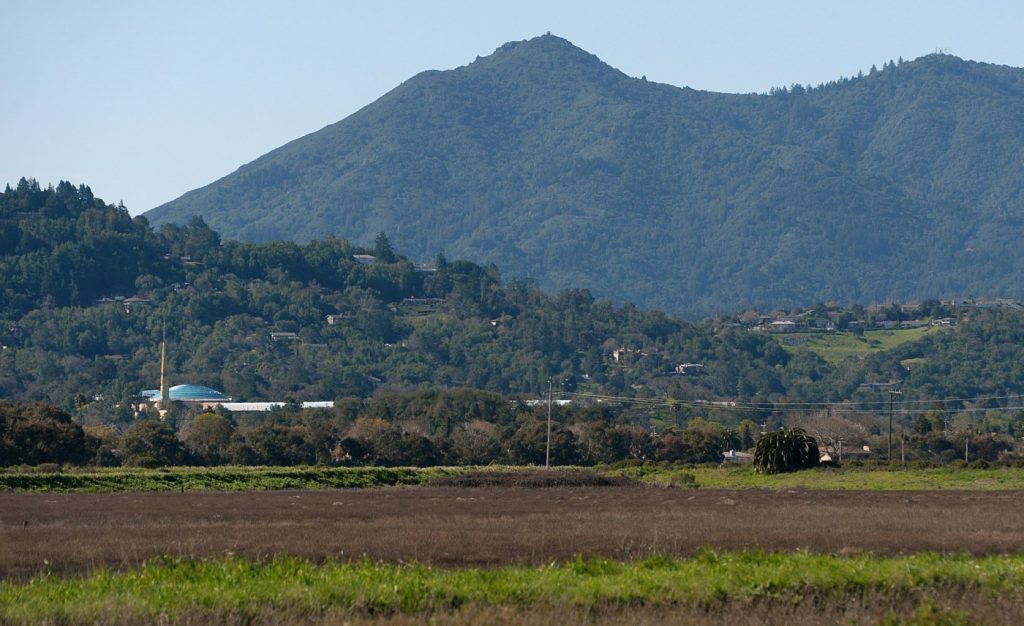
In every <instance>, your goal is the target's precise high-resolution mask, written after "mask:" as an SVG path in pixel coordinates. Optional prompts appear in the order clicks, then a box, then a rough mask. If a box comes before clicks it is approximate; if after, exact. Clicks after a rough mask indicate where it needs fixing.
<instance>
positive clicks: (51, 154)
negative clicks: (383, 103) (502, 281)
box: [0, 0, 1024, 213]
mask: <svg viewBox="0 0 1024 626" xmlns="http://www.w3.org/2000/svg"><path fill="white" fill-rule="evenodd" d="M0 24H3V29H2V32H3V34H2V35H0V67H2V82H0V185H2V184H3V183H5V182H6V183H11V184H12V185H13V184H14V183H15V182H16V181H17V180H18V178H20V177H21V176H27V177H34V178H36V179H38V180H39V181H40V182H41V183H43V184H46V183H49V182H53V183H56V182H58V181H59V180H61V179H66V180H71V181H72V182H74V183H76V184H77V183H86V184H89V185H90V186H91V187H92V188H93V191H94V192H95V193H96V194H97V195H98V196H100V197H102V198H103V199H104V200H106V201H108V202H117V201H118V200H123V201H124V203H125V204H126V205H127V206H128V208H129V209H130V210H131V211H132V213H141V212H142V211H146V210H148V209H151V208H153V207H155V206H157V205H159V204H161V203H163V202H166V201H168V200H171V199H173V198H176V197H177V196H179V195H181V194H182V193H185V192H186V191H189V190H190V189H193V188H196V187H199V186H202V185H205V184H206V183H209V182H211V181H213V180H216V179H217V178H220V177H221V176H224V175H226V174H228V173H230V172H231V171H233V170H234V169H236V168H237V167H238V166H240V165H242V164H243V163H245V162H248V161H251V160H253V159H255V158H256V157H258V156H260V155H261V154H264V153H265V152H267V151H269V150H271V149H273V148H275V147H277V146H279V145H281V144H283V143H285V142H287V141H289V140H291V139H295V138H297V137H300V136H302V135H304V134H307V133H310V132H313V131H315V130H318V129H320V128H322V127H324V126H326V125H327V124H330V123H332V122H335V121H337V120H339V119H342V118H344V117H345V116H347V115H349V114H350V113H352V112H354V111H356V110H357V109H359V108H360V107H362V106H364V105H366V104H368V103H370V102H372V101H373V100H375V99H376V98H378V97H379V96H381V95H382V94H384V93H385V92H387V91H388V90H390V89H391V88H393V87H395V86H396V85H398V84H399V83H400V82H402V81H403V80H405V79H407V78H409V77H411V76H412V75H414V74H416V73H417V72H420V71H423V70H427V69H448V68H453V67H458V66H460V65H465V64H467V63H469V62H471V61H472V60H473V59H474V58H475V57H476V56H478V55H479V56H485V55H487V54H490V53H491V52H493V51H494V49H495V48H497V47H498V46H499V45H501V44H502V43H504V42H506V41H511V40H518V39H527V38H530V37H534V36H536V35H540V34H543V33H545V32H546V31H551V32H552V33H553V34H556V35H559V36H561V37H565V38H566V39H569V40H570V41H572V42H573V43H575V44H576V45H577V46H579V47H581V48H584V49H586V50H588V51H589V52H592V53H594V54H596V55H597V56H598V57H600V58H601V59H603V60H604V61H605V62H607V63H608V64H610V65H612V66H614V67H616V68H619V69H620V70H622V71H623V72H625V73H627V74H629V75H631V76H640V75H646V76H647V78H648V80H652V81H658V82H664V83H670V84H673V85H679V86H689V87H693V88H695V89H706V90H712V91H728V92H763V91H767V90H768V89H769V88H770V87H772V86H780V85H789V84H792V83H803V84H807V83H812V84H817V83H819V82H826V81H829V80H832V79H834V78H838V77H839V76H841V75H844V76H850V75H853V74H856V73H857V71H858V70H867V69H868V68H870V67H871V65H872V64H877V65H881V64H882V63H884V62H886V61H888V60H890V59H896V58H898V57H900V56H902V57H903V58H904V59H908V60H909V59H913V58H916V57H918V56H921V55H923V54H927V53H930V52H934V51H935V50H936V49H937V48H945V49H949V50H950V51H951V52H952V53H953V54H956V55H958V56H961V57H964V58H968V59H974V60H978V61H986V62H991V63H999V64H1005V65H1014V66H1018V67H1021V66H1024V36H1022V34H1021V32H1022V31H1021V28H1022V25H1024V2H1019V1H1017V2H1011V1H1002V2H995V1H989V2H986V1H984V0H976V1H973V2H966V1H965V2H949V1H936V2H897V1H895V0H891V1H888V2H881V1H873V0H872V1H865V0H861V1H859V2H842V3H840V2H833V1H831V0H817V1H813V2H811V1H786V0H774V1H771V2H768V1H751V2H734V1H725V0H710V1H705V2H654V1H641V0H632V1H629V2H626V1H621V0H620V1H618V2H600V1H597V0H592V1H587V2H583V1H579V2H569V1H566V2H558V1H557V0H546V1H538V2H532V1H529V0H517V1H516V2H509V3H497V2H494V1H492V0H474V1H472V2H469V1H462V0H459V1H451V2H432V3H428V2H398V1H387V0H375V1H372V2H371V1H365V2H364V1H342V0H334V1H323V2H320V1H303V0H290V1H287V2H286V1H283V0H282V1H279V2H266V1H256V0H246V1H217V0H174V1H170V0H168V1H163V2H155V1H145V0H138V1H130V2H129V1H112V0H66V1H57V0H29V1H23V0H0Z"/></svg>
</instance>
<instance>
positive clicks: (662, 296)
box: [147, 35, 1024, 315]
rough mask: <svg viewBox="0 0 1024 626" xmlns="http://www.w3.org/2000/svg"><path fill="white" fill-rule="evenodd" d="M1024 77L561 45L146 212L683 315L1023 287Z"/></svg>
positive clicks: (313, 139)
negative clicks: (650, 72)
mask: <svg viewBox="0 0 1024 626" xmlns="http://www.w3.org/2000/svg"><path fill="white" fill-rule="evenodd" d="M1022 140H1024V70H1020V69H1017V68H1011V67H1001V66H994V65H988V64H984V63H976V62H970V61H964V60H961V59H958V58H956V57H953V56H949V55H929V56H926V57H922V58H920V59H917V60H915V61H911V62H900V63H898V64H897V63H892V62H890V63H887V64H885V65H884V66H883V68H882V69H877V70H876V69H874V68H872V71H870V72H869V73H868V74H867V75H863V76H858V77H857V78H853V79H841V80H838V81H836V82H833V83H830V84H828V85H822V86H819V87H815V88H805V87H800V86H794V87H793V88H789V89H779V90H775V91H773V92H772V93H771V94H767V95H754V94H747V95H741V94H721V93H708V92H702V91H696V90H693V89H688V88H677V87H673V86H669V85H662V84H655V83H651V82H648V81H646V80H644V79H642V78H641V79H636V78H630V77H628V76H626V75H625V74H622V73H621V72H619V71H617V70H615V69H614V68H611V67H609V66H608V65H606V64H604V63H602V62H601V61H600V60H599V59H598V58H597V57H595V56H593V55H591V54H588V53H586V52H584V51H582V50H580V49H579V48H576V47H575V46H573V45H572V44H570V43H569V42H567V41H565V40H563V39H560V38H558V37H554V36H550V35H546V36H542V37H538V38H535V39H532V40H529V41H524V42H514V43H509V44H506V45H504V46H502V47H501V48H499V49H498V50H497V51H495V53H494V54H492V55H490V56H487V57H483V58H478V59H477V60H476V61H475V62H473V63H470V64H469V65H467V66H464V67H460V68H457V69H454V70H450V71H429V72H424V73H422V74H419V75H417V76H415V77H413V78H412V79H410V80H409V81H407V82H405V83H403V84H402V85H400V86H399V87H397V88H396V89H394V90H393V91H391V92H390V93H388V94H386V95H384V96H383V97H382V98H380V99H379V100H378V101H376V102H374V103H372V104H370V105H368V106H367V107H365V108H363V109H362V110H360V111H359V112H357V113H355V114H353V115H351V116H349V117H347V118H345V119H344V120H342V121H340V122H338V123H336V124H333V125H331V126H328V127H326V128H324V129H322V130H320V131H318V132H315V133H312V134H310V135H308V136H306V137H303V138H301V139H298V140H295V141H293V142H291V143H289V144H286V145H285V146H282V147H281V148H278V149H277V150H274V151H272V152H270V153H268V154H267V155H264V156H263V157H260V158H259V159H257V160H255V161H253V162H252V163H249V164H247V165H244V166H243V167H241V168H239V170H237V171H236V172H234V173H232V174H230V175H229V176H226V177H224V178H222V179H221V180H219V181H216V182H215V183H212V184H211V185H208V186H206V187H203V188H201V189H198V190H195V191H192V192H189V193H188V194H185V195H184V196H182V197H181V198H179V199H177V200H175V201H173V202H170V203H168V204H166V205H163V206H161V207H158V208H156V209H154V210H153V211H150V212H149V213H148V214H147V215H148V217H149V218H150V219H151V220H152V221H153V222H154V223H163V222H168V221H173V222H177V223H184V222H185V221H186V220H187V219H188V218H189V217H190V216H191V215H202V216H203V217H204V218H205V220H206V221H207V222H208V223H209V224H210V225H211V226H212V227H213V228H214V229H215V230H218V231H220V232H222V233H224V235H225V236H227V237H231V238H240V239H243V240H251V241H264V240H270V239H277V238H285V239H293V240H297V241H306V240H310V239H315V238H318V237H322V236H325V235H327V234H335V235H338V236H343V237H346V238H348V239H351V240H353V241H360V242H369V241H371V240H372V238H373V237H374V235H375V234H376V233H378V232H380V231H384V232H387V233H388V235H389V236H390V238H391V240H392V241H393V242H394V243H395V245H396V246H397V247H398V248H400V249H402V250H403V251H405V252H406V253H408V254H409V255H410V257H411V258H414V259H421V260H425V259H430V258H433V256H434V255H435V254H437V253H438V252H444V253H445V254H447V255H448V256H450V257H464V258H471V259H474V260H476V261H480V262H485V263H486V262H494V263H496V264H497V265H499V266H500V267H502V269H503V271H505V272H506V273H507V274H508V275H509V276H513V277H532V278H534V279H536V280H537V281H538V283H539V284H540V285H541V286H543V287H546V288H549V289H560V288H566V287H584V288H589V289H591V290H592V291H593V292H594V293H595V294H596V295H598V296H601V297H611V298H614V299H616V300H618V301H629V302H633V303H636V304H638V305H642V306H654V307H658V308H662V309H665V310H671V311H675V312H681V313H684V314H687V315H703V314H707V313H709V312H714V311H722V310H737V309H740V308H745V307H758V308H768V307H770V306H778V305H797V304H806V303H809V302H815V301H830V300H838V301H840V302H847V303H850V302H857V301H859V302H880V301H886V300H897V301H905V300H909V299H920V298H925V297H943V296H957V295H964V294H969V293H974V294H984V295H988V296H1010V297H1021V296H1024V283H1022V279H1021V276H1024V273H1022V272H1021V270H1022V269H1024V257H1022V255H1021V254H1020V252H1019V250H1018V246H1016V245H1015V241H1016V240H1017V238H1018V234H1019V233H1020V231H1021V225H1022V219H1024V208H1022V207H1024V177H1021V176H1020V172H1021V169H1022V168H1024V151H1022V150H1024V147H1022V146H1024V141H1022Z"/></svg>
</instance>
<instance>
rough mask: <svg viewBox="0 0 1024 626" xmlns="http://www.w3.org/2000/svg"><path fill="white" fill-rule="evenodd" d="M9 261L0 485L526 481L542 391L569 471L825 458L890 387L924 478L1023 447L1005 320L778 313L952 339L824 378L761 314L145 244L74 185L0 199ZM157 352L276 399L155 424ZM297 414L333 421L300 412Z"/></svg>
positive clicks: (902, 349) (28, 187)
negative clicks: (247, 409)
mask: <svg viewBox="0 0 1024 626" xmlns="http://www.w3.org/2000/svg"><path fill="white" fill-rule="evenodd" d="M0 241H2V242H3V246H2V248H0V295H2V299H0V400H3V401H4V402H6V404H4V405H3V407H2V409H3V410H2V411H0V414H2V415H0V457H2V458H3V461H4V462H6V463H7V464H13V463H29V464H31V463H34V462H42V461H54V460H55V461H56V462H79V463H83V462H95V463H108V464H109V463H122V462H124V463H129V464H148V463H151V462H158V463H171V462H196V463H223V462H238V463H267V464H274V463H285V464H291V463H314V462H344V463H350V464H384V465H388V464H390V465H396V464H428V465H429V464H433V463H440V462H453V463H455V462H457V463H470V462H474V463H488V462H517V463H520V462H538V457H537V454H538V449H539V448H538V447H537V445H536V444H537V441H538V438H539V437H542V433H543V432H544V430H545V429H544V427H543V425H542V424H543V418H544V412H545V403H544V402H543V398H544V397H545V395H546V393H547V392H548V390H549V384H550V390H551V392H552V395H553V397H554V398H556V399H558V400H566V399H572V400H573V402H572V403H570V404H567V405H564V404H562V403H561V402H559V403H555V406H554V410H553V412H554V417H555V421H556V428H555V437H554V440H553V442H554V443H553V445H554V446H555V452H554V454H555V455H556V456H555V458H556V460H558V462H577V463H579V462H586V463H597V462H613V461H617V460H625V459H636V460H642V459H660V460H685V461H688V462H699V461H701V460H708V459H709V458H711V457H714V456H715V455H716V454H718V453H720V452H721V451H722V450H723V449H727V448H729V447H736V448H739V449H745V448H748V447H749V446H750V444H751V443H752V442H753V439H754V438H755V437H756V436H757V434H758V433H759V432H760V431H761V429H763V428H766V427H767V428H772V427H776V426H779V425H783V424H793V423H797V424H801V425H805V426H807V427H809V428H810V429H811V430H813V431H814V432H815V433H817V434H816V436H817V437H819V438H820V439H821V440H822V441H823V443H824V444H826V445H827V444H828V443H829V442H830V441H831V440H833V439H834V440H836V441H837V440H838V439H839V438H843V439H844V440H845V441H846V442H847V443H851V442H858V441H860V442H864V443H865V444H867V443H873V444H877V442H878V441H880V439H879V437H881V434H882V433H881V431H880V430H879V426H878V419H877V417H878V415H879V414H881V413H884V406H885V400H886V399H887V398H888V395H887V393H886V390H887V389H890V388H891V387H892V386H893V385H898V386H899V389H900V390H901V393H902V396H901V398H900V401H899V404H898V408H899V410H898V413H897V422H898V424H899V426H900V428H901V429H902V430H903V431H904V432H906V433H909V434H911V436H912V437H915V438H916V439H911V443H914V442H917V444H915V445H917V448H913V450H918V452H915V454H918V455H919V456H920V458H924V459H932V460H934V459H940V458H941V459H946V460H948V458H947V457H949V458H952V457H955V456H956V455H957V454H958V452H957V450H958V449H959V448H958V446H959V445H960V444H958V443H957V439H956V437H963V436H965V435H964V434H963V433H965V432H973V433H975V434H982V433H989V435H988V436H989V437H990V439H991V441H990V445H989V447H988V448H987V450H988V451H989V456H990V457H992V458H993V459H994V458H997V457H998V456H999V454H1000V453H1002V452H1004V451H1005V450H1006V449H1008V448H1009V447H1010V446H1009V444H1008V443H1007V441H1010V442H1012V439H1013V438H1014V437H1015V434H1016V433H1018V432H1020V431H1022V430H1024V421H1022V420H1024V414H1022V413H1021V412H1020V410H1019V408H1020V405H1021V395H1020V394H1022V393H1024V366H1021V365H1020V364H1021V363H1024V312H1022V311H1021V308H1020V307H1018V306H1011V307H1003V308H993V309H983V308H977V307H975V308H970V309H961V308H959V307H958V306H957V305H955V304H942V303H939V302H938V301H929V302H925V303H923V304H922V305H921V306H920V307H917V308H916V309H915V311H916V312H914V313H913V314H910V313H905V312H904V309H903V308H901V307H900V306H898V305H893V306H889V307H873V308H864V307H859V306H857V307H851V308H843V307H839V306H838V305H828V306H826V305H818V306H816V307H813V308H810V309H805V310H801V312H800V313H799V314H798V315H796V316H789V317H787V319H790V318H798V319H801V320H802V321H801V323H802V324H804V325H806V327H807V328H811V329H817V328H820V329H825V328H829V329H831V330H828V331H826V330H820V331H819V330H815V331H813V332H817V333H819V334H828V333H836V332H845V333H847V334H849V335H850V336H853V335H855V334H858V333H859V335H861V337H860V339H861V340H862V341H863V342H865V344H869V343H870V342H871V341H873V340H871V339H870V338H868V337H864V336H863V335H865V331H864V330H863V328H865V327H867V326H869V325H870V326H898V325H900V324H907V323H911V322H913V323H925V322H923V321H921V320H932V319H944V320H946V321H947V322H952V320H951V318H949V316H950V315H955V316H957V317H958V318H959V319H958V323H957V324H956V325H955V326H951V327H949V328H948V329H947V330H942V331H935V332H929V333H926V334H922V335H921V336H920V338H918V339H916V340H914V341H907V342H904V343H901V344H899V345H897V346H896V347H894V348H891V349H886V350H881V349H879V350H876V351H874V352H872V353H870V354H867V355H865V356H863V357H860V358H848V359H845V360H842V361H838V362H830V361H828V360H826V359H825V358H823V357H822V355H821V354H820V353H818V352H815V351H814V350H812V349H809V348H807V347H806V346H803V345H789V344H791V343H793V342H786V341H780V340H779V339H780V336H778V335H773V334H771V333H768V332H759V331H758V330H757V329H756V328H753V327H752V324H753V323H754V322H752V321H751V320H756V319H758V318H763V317H764V316H759V315H757V314H756V313H754V312H749V311H748V312H745V313H739V314H736V315H732V316H723V317H719V318H714V319H708V320H705V321H703V322H689V321H685V320H683V319H680V318H678V317H674V316H672V315H668V314H665V313H661V312H658V311H653V310H644V309H640V308H637V307H634V306H632V305H616V304H613V303H612V302H611V301H609V300H599V299H595V298H594V297H593V296H592V295H591V294H590V293H589V292H588V291H586V290H579V289H575V290H567V291H563V292H560V293H557V294H553V295H552V294H548V293H546V292H544V291H542V290H540V289H538V288H536V287H535V286H533V285H531V284H530V283H528V282H524V281H511V282H508V283H505V282H503V281H502V279H501V276H500V274H499V271H498V269H497V268H496V267H494V266H489V267H482V266H480V265H476V264H474V263H471V262H467V261H461V260H456V261H448V260H447V259H445V258H444V257H443V256H439V257H438V258H436V259H435V263H434V264H432V265H431V266H429V267H423V266H415V265H414V264H412V263H411V262H410V261H409V260H408V259H406V258H404V257H403V256H401V255H399V254H398V253H396V251H395V250H393V249H392V246H391V244H390V242H389V240H388V237H387V236H386V235H384V234H383V233H381V234H379V235H378V236H377V238H376V241H375V243H374V245H373V246H372V247H370V248H362V247H359V246H353V245H352V244H350V243H349V242H347V241H345V240H342V239H336V238H327V239H324V240H315V241H311V242H309V243H306V244H296V243H290V242H271V243H263V244H252V243H240V242H236V241H222V240H221V238H220V236H219V235H218V234H217V233H216V232H214V231H213V230H212V229H210V228H209V227H208V226H207V225H206V224H205V223H204V222H203V220H202V219H200V218H194V219H192V220H191V221H190V222H189V223H188V224H187V225H185V226H176V225H171V224H165V225H163V226H161V227H160V228H159V229H156V230H154V229H153V228H151V227H150V225H149V224H148V222H147V220H146V218H144V217H136V218H131V217H130V216H129V214H128V212H127V210H126V209H125V208H124V207H122V206H113V205H108V204H106V203H104V202H103V201H102V200H100V199H98V198H96V197H95V196H94V195H93V193H92V191H91V190H90V189H89V188H88V187H86V186H84V185H83V186H77V187H76V186H74V185H72V184H70V183H67V182H61V183H60V184H58V185H57V186H56V187H47V188H43V187H41V186H40V185H39V184H38V183H37V182H35V181H33V180H22V181H20V182H19V184H18V185H17V187H16V188H13V189H12V188H10V187H8V188H7V189H6V190H5V191H4V192H3V193H2V194H0ZM908 315H910V316H912V317H915V320H909V319H908ZM833 320H834V321H835V324H837V325H838V326H837V327H836V328H832V322H833ZM164 337H166V339H167V341H168V343H169V345H170V349H169V364H170V379H171V380H170V383H171V384H177V383H186V382H188V383H197V384H202V385H208V386H211V387H214V388H217V389H221V390H223V391H224V392H226V393H227V394H228V395H230V396H233V397H234V398H235V399H238V400H246V401H255V400H281V401H286V402H287V404H286V405H285V406H283V407H281V408H280V409H278V410H275V411H271V412H270V413H268V414H265V415H262V416H252V415H250V416H245V415H237V416H232V415H230V414H228V413H225V412H224V411H221V412H219V413H216V414H211V413H205V414H201V415H200V414H197V409H194V408H189V407H187V406H184V405H178V404H177V403H176V404H175V406H174V407H172V410H171V414H170V416H169V419H168V420H166V421H164V422H159V421H155V420H152V419H148V418H152V417H153V412H152V411H147V410H144V411H142V412H141V413H140V412H138V411H137V410H133V409H132V405H133V404H135V405H137V404H138V403H139V402H140V399H139V397H138V394H139V392H140V391H141V390H143V389H146V388H153V387H156V386H157V383H158V380H159V346H160V342H161V339H162V338H164ZM794 337H795V336H794ZM879 384H881V386H878V385H879ZM305 400H334V401H336V402H335V406H334V408H333V409H327V410H321V411H303V410H301V409H300V408H299V405H298V403H299V402H300V401H305ZM12 401H14V402H16V404H12ZM36 401H45V402H47V403H49V404H48V405H32V404H30V403H31V402H36ZM808 403H810V404H808ZM817 403H822V404H817ZM200 417H202V419H200ZM706 418H711V420H713V421H706ZM82 425H84V426H85V428H86V430H82ZM111 428H113V429H114V430H110V429H111ZM168 429H170V432H171V436H168V434H167V432H168ZM175 429H177V430H175ZM971 429H973V430H971ZM125 437H127V438H128V439H127V440H125V439H124V438H125ZM1000 437H1001V438H1002V439H1000ZM136 438H138V439H139V441H136ZM1007 438H1008V439H1007ZM28 441H35V442H37V443H39V442H42V441H53V442H57V443H55V444H54V445H53V446H51V447H46V446H30V445H27V444H26V442H28ZM161 442H162V443H161ZM975 444H976V445H977V442H975ZM154 446H157V447H156V448H154ZM715 451H717V452H715ZM154 459H155V461H153V460H154ZM4 462H0V465H3V464H4Z"/></svg>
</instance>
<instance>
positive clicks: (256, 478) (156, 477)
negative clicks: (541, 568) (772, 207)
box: [0, 466, 472, 492]
mask: <svg viewBox="0 0 1024 626" xmlns="http://www.w3.org/2000/svg"><path fill="white" fill-rule="evenodd" d="M470 469H472V468H457V467H432V468H413V467H238V466H232V467H174V468H167V469H158V470H148V469H122V468H102V469H97V470H93V471H75V470H71V471H67V472H59V473H56V472H51V473H41V474H35V473H23V472H17V473H3V474H0V490H6V491H50V492H112V491H207V490H218V491H257V490H266V489H345V488H362V487H381V486H388V485H419V484H421V483H424V482H426V481H428V480H430V479H432V478H439V477H441V476H451V475H454V474H460V473H464V472H466V471H469V470H470Z"/></svg>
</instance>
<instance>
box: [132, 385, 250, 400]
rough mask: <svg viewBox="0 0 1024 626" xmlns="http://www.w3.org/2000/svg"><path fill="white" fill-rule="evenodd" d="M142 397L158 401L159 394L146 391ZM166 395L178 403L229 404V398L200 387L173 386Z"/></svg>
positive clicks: (154, 391) (215, 391)
mask: <svg viewBox="0 0 1024 626" xmlns="http://www.w3.org/2000/svg"><path fill="white" fill-rule="evenodd" d="M142 395H143V396H144V397H147V398H149V399H151V400H154V401H158V400H160V392H159V391H157V390H146V391H143V392H142ZM167 395H168V396H170V398H171V400H172V401H178V402H229V401H230V400H231V398H229V397H228V396H226V395H224V394H223V393H221V392H219V391H217V390H216V389H210V388H209V387H204V386H202V385H175V386H174V387H171V388H170V389H168V390H167Z"/></svg>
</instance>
